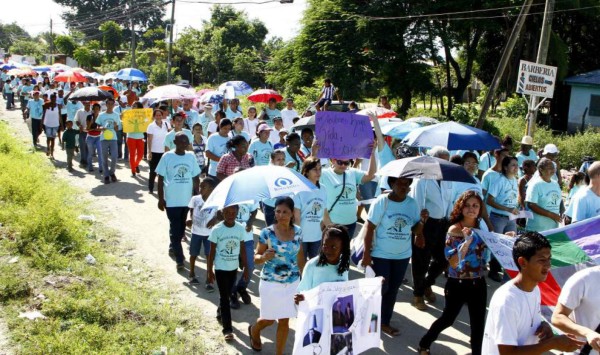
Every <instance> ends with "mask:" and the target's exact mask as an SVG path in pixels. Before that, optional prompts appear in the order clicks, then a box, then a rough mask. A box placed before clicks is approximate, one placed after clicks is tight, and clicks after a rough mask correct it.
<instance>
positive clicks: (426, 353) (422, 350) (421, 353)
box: [417, 347, 431, 355]
mask: <svg viewBox="0 0 600 355" xmlns="http://www.w3.org/2000/svg"><path fill="white" fill-rule="evenodd" d="M417 353H419V355H429V354H431V352H430V351H429V349H427V348H421V347H419V348H418V350H417Z"/></svg>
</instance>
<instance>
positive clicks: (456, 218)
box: [450, 190, 483, 225]
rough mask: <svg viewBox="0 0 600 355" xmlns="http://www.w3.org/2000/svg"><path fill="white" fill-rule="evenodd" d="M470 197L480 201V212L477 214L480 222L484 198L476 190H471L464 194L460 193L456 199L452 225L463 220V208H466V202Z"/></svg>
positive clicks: (451, 214) (451, 216) (451, 220)
mask: <svg viewBox="0 0 600 355" xmlns="http://www.w3.org/2000/svg"><path fill="white" fill-rule="evenodd" d="M470 198H475V199H477V201H479V214H478V215H477V221H478V222H479V220H481V212H482V211H483V200H482V199H481V196H479V194H478V193H477V192H476V191H473V190H469V191H465V192H464V193H463V194H462V195H460V197H459V198H458V200H456V203H455V204H454V208H453V209H452V213H450V225H454V224H456V223H458V222H460V221H462V220H463V218H464V216H463V213H462V211H463V208H465V203H467V201H468V200H469V199H470Z"/></svg>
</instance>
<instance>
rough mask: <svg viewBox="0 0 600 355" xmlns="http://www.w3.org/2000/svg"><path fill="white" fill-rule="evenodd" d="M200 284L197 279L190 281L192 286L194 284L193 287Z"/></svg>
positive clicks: (193, 278)
mask: <svg viewBox="0 0 600 355" xmlns="http://www.w3.org/2000/svg"><path fill="white" fill-rule="evenodd" d="M199 283H200V281H198V279H197V278H195V277H192V279H191V280H190V284H192V285H197V284H199Z"/></svg>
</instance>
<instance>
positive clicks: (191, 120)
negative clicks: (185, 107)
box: [183, 110, 205, 133]
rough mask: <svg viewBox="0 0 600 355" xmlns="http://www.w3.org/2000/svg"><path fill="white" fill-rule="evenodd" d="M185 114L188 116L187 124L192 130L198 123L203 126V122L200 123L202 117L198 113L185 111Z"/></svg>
mask: <svg viewBox="0 0 600 355" xmlns="http://www.w3.org/2000/svg"><path fill="white" fill-rule="evenodd" d="M183 112H184V113H185V115H186V116H187V117H186V118H185V124H187V125H188V127H189V128H190V130H191V129H193V128H194V125H195V124H196V123H200V124H202V122H198V121H199V120H200V115H199V114H198V111H194V110H189V111H183ZM204 132H205V131H204V130H203V131H202V133H204Z"/></svg>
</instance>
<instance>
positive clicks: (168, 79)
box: [167, 0, 175, 84]
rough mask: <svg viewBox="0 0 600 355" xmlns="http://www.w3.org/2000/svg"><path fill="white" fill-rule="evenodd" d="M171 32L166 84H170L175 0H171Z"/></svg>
mask: <svg viewBox="0 0 600 355" xmlns="http://www.w3.org/2000/svg"><path fill="white" fill-rule="evenodd" d="M171 3H172V6H171V30H170V31H169V52H168V55H167V84H171V66H172V63H171V60H172V55H173V31H174V30H175V0H171Z"/></svg>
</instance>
